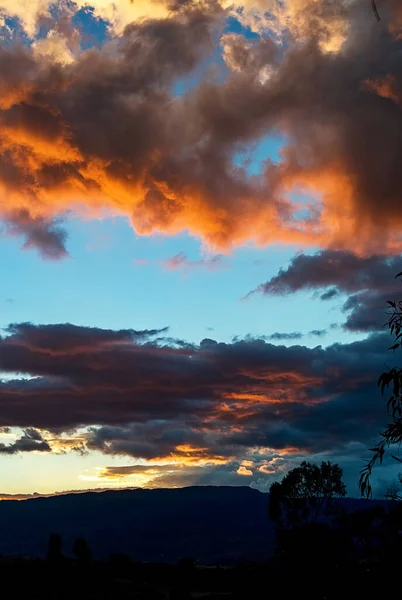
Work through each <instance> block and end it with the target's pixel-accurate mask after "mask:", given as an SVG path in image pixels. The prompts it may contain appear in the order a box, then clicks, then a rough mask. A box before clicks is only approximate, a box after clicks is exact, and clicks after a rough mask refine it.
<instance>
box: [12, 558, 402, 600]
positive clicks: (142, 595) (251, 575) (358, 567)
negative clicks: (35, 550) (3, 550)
mask: <svg viewBox="0 0 402 600" xmlns="http://www.w3.org/2000/svg"><path fill="white" fill-rule="evenodd" d="M0 577H1V581H2V589H3V590H4V591H6V590H7V592H5V593H7V596H10V597H14V598H30V599H31V600H36V599H38V600H39V599H41V600H48V599H49V600H59V599H60V600H90V599H93V600H123V599H131V600H196V599H204V600H231V599H233V600H257V599H263V598H264V599H267V600H268V599H269V600H273V599H276V598H280V599H285V600H287V599H289V600H293V599H296V598H308V599H309V600H318V599H320V600H342V599H343V598H368V599H371V598H373V599H377V598H386V597H390V596H391V594H392V595H393V596H394V597H398V596H399V595H400V586H399V578H398V577H397V570H396V563H393V564H391V563H388V562H387V563H385V562H384V563H376V562H373V563H362V564H360V563H358V562H355V563H349V564H342V563H340V564H335V563H331V564H326V563H325V562H324V563H323V564H320V563H317V562H315V561H314V562H311V563H309V562H308V561H303V562H302V564H298V563H295V564H292V565H287V566H283V565H282V566H280V565H276V564H275V563H267V564H238V565H237V566H233V567H202V566H190V565H186V564H184V565H180V564H179V565H176V566H173V565H167V564H139V563H134V562H130V561H128V560H127V559H126V558H124V557H118V556H116V557H111V558H110V559H109V560H108V561H105V562H102V563H98V564H92V565H88V566H80V565H78V564H74V563H72V562H71V563H68V564H64V565H59V566H56V565H49V564H47V563H45V562H44V561H41V560H39V559H35V560H27V559H26V560H18V559H3V560H0Z"/></svg>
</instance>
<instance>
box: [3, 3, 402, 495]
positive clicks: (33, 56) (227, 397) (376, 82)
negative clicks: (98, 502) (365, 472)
mask: <svg viewBox="0 0 402 600" xmlns="http://www.w3.org/2000/svg"><path fill="white" fill-rule="evenodd" d="M379 4H380V3H379ZM379 11H380V13H381V17H382V19H381V21H380V22H378V21H377V20H376V19H375V17H374V15H373V13H372V10H371V6H370V2H369V1H368V0H289V1H286V0H283V1H281V2H279V1H278V0H256V1H253V0H243V1H242V2H240V1H239V2H235V3H230V2H228V1H226V0H205V1H197V0H188V1H183V0H158V1H156V0H153V1H151V0H139V1H138V2H137V1H136V0H133V1H131V2H130V0H115V1H114V2H110V1H109V0H92V2H91V1H89V2H86V1H85V0H78V1H77V2H69V1H65V0H59V1H57V2H52V0H34V1H32V0H30V1H28V0H26V1H21V2H18V3H16V2H14V0H0V253H1V254H0V256H1V264H2V265H3V269H2V279H1V292H0V307H1V310H0V329H1V332H0V472H1V487H0V497H4V498H5V497H15V498H25V497H31V496H32V495H34V494H53V493H59V492H65V491H72V490H74V491H75V490H81V489H104V488H119V487H138V486H144V487H180V486H187V485H208V484H212V485H250V486H252V487H255V488H258V489H260V490H262V491H267V490H268V489H269V486H270V485H271V484H272V482H273V481H275V480H277V479H279V478H280V477H282V476H283V475H284V474H285V473H286V472H287V471H288V470H289V469H291V468H293V467H294V466H296V465H297V464H298V463H300V462H301V461H302V460H305V459H307V460H311V461H316V462H317V461H321V460H331V461H334V462H338V463H339V464H340V465H341V466H342V468H343V469H344V476H345V481H346V483H347V486H348V493H349V494H350V495H352V496H353V495H355V496H356V495H358V489H357V481H358V476H359V472H360V469H361V468H362V467H363V466H364V464H365V463H364V462H363V461H364V459H365V458H367V457H368V456H369V452H368V448H370V447H372V446H373V444H374V443H375V441H376V440H377V439H378V435H379V432H380V431H381V429H382V428H383V426H384V424H385V423H386V419H387V415H386V410H385V403H384V401H383V400H382V399H381V394H380V393H379V391H378V388H377V387H376V382H377V379H378V375H379V374H380V373H381V372H382V370H384V368H385V367H384V365H385V364H387V365H390V364H391V363H392V361H394V362H395V361H397V356H394V355H392V354H390V353H389V351H388V350H387V349H388V347H389V346H390V338H389V335H388V333H387V331H386V329H384V327H383V325H384V322H385V321H386V308H385V307H386V301H387V300H389V299H394V298H398V294H400V293H401V289H400V282H399V281H396V280H395V275H396V273H398V272H399V271H401V270H402V266H401V265H402V260H401V253H402V237H401V235H400V233H399V231H400V225H401V222H402V211H401V208H400V191H401V189H402V169H401V168H400V157H401V155H402V112H401V105H402V78H401V73H402V64H401V60H402V59H401V57H402V52H401V50H402V10H401V5H400V3H399V2H398V1H396V0H384V1H383V3H381V6H379ZM398 471H399V469H398V467H397V465H396V464H395V463H394V462H392V461H387V460H386V461H385V463H384V465H383V466H382V467H381V468H379V469H378V470H377V471H376V472H375V475H374V481H373V483H374V492H375V494H377V495H381V494H382V493H383V492H384V490H385V489H386V487H387V485H388V484H389V483H390V482H391V481H392V480H393V479H395V477H396V476H397V474H398Z"/></svg>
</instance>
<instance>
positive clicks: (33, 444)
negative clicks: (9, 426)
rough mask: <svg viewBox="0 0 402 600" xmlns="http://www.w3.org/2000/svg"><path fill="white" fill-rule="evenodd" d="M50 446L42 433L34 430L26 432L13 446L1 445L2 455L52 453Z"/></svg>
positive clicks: (0, 452)
mask: <svg viewBox="0 0 402 600" xmlns="http://www.w3.org/2000/svg"><path fill="white" fill-rule="evenodd" d="M50 451H51V448H50V446H49V444H48V443H47V442H46V441H45V440H44V439H43V437H42V435H41V433H40V432H39V431H37V430H36V429H33V428H27V429H25V430H24V433H23V435H22V436H21V437H20V438H19V439H17V440H16V441H15V442H14V443H13V444H9V445H6V444H3V443H0V454H18V453H19V452H50Z"/></svg>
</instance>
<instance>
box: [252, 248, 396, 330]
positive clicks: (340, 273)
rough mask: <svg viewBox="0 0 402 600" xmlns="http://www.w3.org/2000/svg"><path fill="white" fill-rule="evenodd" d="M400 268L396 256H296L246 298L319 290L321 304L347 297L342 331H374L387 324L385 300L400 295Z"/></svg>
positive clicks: (339, 253)
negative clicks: (345, 316)
mask: <svg viewBox="0 0 402 600" xmlns="http://www.w3.org/2000/svg"><path fill="white" fill-rule="evenodd" d="M401 267H402V257H401V256H399V255H398V256H394V257H389V256H383V255H374V256H371V257H361V256H357V255H356V254H353V253H351V252H346V251H334V250H325V251H321V252H318V253H317V254H313V255H308V254H299V255H297V256H295V257H294V258H293V260H292V261H291V263H290V265H289V266H288V268H287V269H280V271H279V273H278V274H277V275H275V276H274V277H272V278H271V279H270V280H269V281H267V282H265V283H263V284H261V285H260V286H258V287H257V288H256V289H255V290H253V291H252V292H250V294H249V295H248V296H252V295H253V294H256V293H261V294H265V295H272V296H283V295H287V294H292V293H294V292H298V291H301V290H322V289H324V291H323V292H322V293H320V299H321V300H330V299H333V298H338V297H340V295H343V296H344V295H348V297H347V299H346V300H345V298H342V299H341V301H342V302H343V311H344V312H345V313H346V314H347V318H346V323H345V324H344V327H345V328H346V329H347V330H349V331H376V330H379V329H381V328H382V326H383V325H384V322H385V321H386V320H387V317H386V314H385V310H386V307H387V300H393V299H395V298H398V297H399V295H400V293H401V285H400V282H399V281H395V275H396V274H397V273H399V272H400V271H401ZM311 333H312V332H311ZM316 335H317V333H316Z"/></svg>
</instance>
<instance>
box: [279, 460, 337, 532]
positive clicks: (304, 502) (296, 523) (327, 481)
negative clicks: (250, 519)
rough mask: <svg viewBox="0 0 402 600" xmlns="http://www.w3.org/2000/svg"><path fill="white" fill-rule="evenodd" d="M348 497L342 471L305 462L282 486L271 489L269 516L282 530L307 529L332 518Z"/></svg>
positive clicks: (335, 466)
mask: <svg viewBox="0 0 402 600" xmlns="http://www.w3.org/2000/svg"><path fill="white" fill-rule="evenodd" d="M345 495H346V486H345V484H344V483H343V481H342V469H341V467H340V466H339V465H337V464H333V463H331V462H330V461H327V462H322V463H321V465H320V466H318V465H316V464H312V463H308V462H306V461H303V462H302V463H301V464H300V466H299V467H296V468H295V469H292V470H291V471H289V473H288V474H287V475H285V477H284V478H283V479H282V481H281V482H275V483H273V484H272V485H271V488H270V493H269V505H268V513H269V516H270V518H271V519H272V521H273V522H274V523H275V524H276V526H277V528H279V529H282V530H283V529H289V528H295V527H305V526H307V525H311V524H313V523H317V521H318V520H319V519H320V517H322V516H324V515H328V514H330V512H331V511H332V510H333V509H334V506H335V500H336V499H337V498H343V497H344V496H345Z"/></svg>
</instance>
